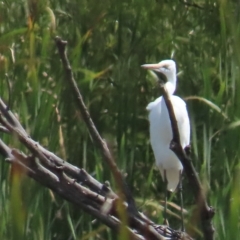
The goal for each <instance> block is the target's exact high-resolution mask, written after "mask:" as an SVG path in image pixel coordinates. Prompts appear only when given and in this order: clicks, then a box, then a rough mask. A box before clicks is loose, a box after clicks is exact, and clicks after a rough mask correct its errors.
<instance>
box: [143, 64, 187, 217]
mask: <svg viewBox="0 0 240 240" xmlns="http://www.w3.org/2000/svg"><path fill="white" fill-rule="evenodd" d="M142 67H143V68H145V69H148V70H152V71H154V72H155V73H162V74H163V75H165V77H166V80H167V82H166V83H165V89H166V91H167V92H168V94H169V97H170V100H171V103H172V106H173V110H174V113H175V117H176V120H177V124H178V130H179V135H180V142H181V146H182V148H183V149H184V148H185V147H186V146H188V145H189V141H190V123H189V117H188V112H187V109H186V104H185V102H184V101H183V100H182V99H181V98H180V97H178V96H175V95H173V93H174V92H175V90H176V83H177V74H176V64H175V62H174V61H173V60H163V61H161V62H159V63H157V64H144V65H142ZM147 110H148V111H149V121H150V141H151V145H152V149H153V152H154V156H155V160H156V165H157V167H158V169H159V170H160V173H161V176H162V178H163V180H164V181H165V182H166V183H167V190H168V191H171V192H173V191H175V190H176V188H177V186H178V184H179V181H180V178H181V173H182V170H183V166H182V163H181V162H180V161H179V159H178V157H177V156H176V155H175V153H174V152H173V151H172V150H170V148H169V146H170V142H171V140H172V138H173V134H172V128H171V123H170V118H169V114H168V110H167V107H166V104H165V101H164V99H163V97H162V96H161V97H159V98H157V99H156V100H155V101H154V102H151V103H149V104H148V106H147ZM165 201H166V198H165ZM165 208H166V207H165ZM165 217H166V216H165Z"/></svg>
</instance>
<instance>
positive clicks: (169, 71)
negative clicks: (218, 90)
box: [141, 60, 176, 94]
mask: <svg viewBox="0 0 240 240" xmlns="http://www.w3.org/2000/svg"><path fill="white" fill-rule="evenodd" d="M141 67H142V68H145V69H147V70H151V71H153V72H154V73H155V74H156V75H157V77H158V79H159V80H162V77H161V75H164V76H165V78H166V81H167V84H166V85H167V86H168V85H169V86H168V88H169V92H170V93H171V94H172V93H173V92H174V91H175V88H176V64H175V62H174V61H173V60H163V61H161V62H159V63H153V64H144V65H142V66H141ZM166 85H165V86H166Z"/></svg>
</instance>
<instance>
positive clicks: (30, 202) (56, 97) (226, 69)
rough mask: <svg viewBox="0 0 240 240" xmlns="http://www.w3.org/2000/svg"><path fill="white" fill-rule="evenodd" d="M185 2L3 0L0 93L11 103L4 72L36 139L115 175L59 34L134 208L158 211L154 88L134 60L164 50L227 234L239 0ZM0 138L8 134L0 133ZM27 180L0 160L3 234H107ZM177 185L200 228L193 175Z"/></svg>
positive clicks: (236, 113) (174, 220)
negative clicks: (151, 128)
mask: <svg viewBox="0 0 240 240" xmlns="http://www.w3.org/2000/svg"><path fill="white" fill-rule="evenodd" d="M183 2H184V1H161V0H159V1H153V0H151V1H144V0H131V1H119V0H118V1H116V0H115V1H107V0H103V1H99V2H97V3H96V1H92V0H88V1H84V0H83V1H77V0H71V1H69V0H68V1H63V0H59V1H55V0H49V1H46V0H44V1H36V0H28V1H27V0H21V1H13V0H4V1H2V2H0V24H1V25H0V95H1V97H3V99H4V100H5V101H6V102H8V99H9V92H8V91H7V89H8V87H7V81H9V82H10V84H11V99H10V101H9V105H10V108H11V109H12V110H13V111H14V112H16V113H17V114H18V116H19V118H20V119H21V122H22V123H23V125H24V127H26V129H27V130H28V132H29V133H30V134H31V136H32V137H33V138H34V139H35V140H37V141H39V142H40V143H41V144H43V145H44V146H47V147H48V149H49V150H51V151H53V152H55V153H56V154H58V155H60V156H61V157H63V158H65V159H67V160H68V161H69V162H71V163H73V164H76V165H78V166H79V167H84V168H85V169H86V170H87V171H88V172H90V173H92V174H93V176H94V177H96V178H97V179H98V180H100V181H102V182H104V181H105V180H110V182H111V184H112V185H114V183H113V181H112V176H111V174H110V172H109V170H108V168H107V166H106V165H105V163H103V161H102V159H101V156H100V155H99V153H98V151H97V150H96V149H95V146H94V145H93V143H92V139H91V138H90V137H89V134H88V131H87V130H86V127H85V126H84V124H83V121H82V120H81V115H80V113H79V111H78V110H77V109H76V106H75V104H74V101H73V99H72V97H71V96H72V93H71V91H70V89H69V88H68V86H67V84H66V83H65V82H64V74H63V71H62V67H61V63H60V60H59V56H58V54H57V51H56V46H55V44H54V41H53V37H54V36H55V35H60V36H62V37H63V39H66V40H67V41H68V54H69V57H70V61H71V64H72V67H73V71H74V73H75V78H76V80H77V82H78V86H79V88H80V90H81V92H82V94H83V97H84V100H85V102H86V104H87V106H88V108H89V110H90V112H91V115H92V117H93V120H94V122H95V124H96V126H97V128H98V129H99V131H100V133H101V135H102V136H103V137H104V138H105V139H106V140H107V141H108V143H109V146H110V148H111V150H112V152H113V153H114V156H115V158H116V161H117V163H118V166H119V168H120V169H122V170H123V171H124V172H126V175H127V182H128V183H129V185H130V188H131V189H132V191H133V195H134V196H135V198H136V199H137V203H138V204H139V208H140V210H141V211H144V212H145V213H146V214H148V215H149V216H150V217H151V218H152V219H154V220H155V221H158V220H159V221H161V219H162V208H161V201H160V200H161V199H163V192H164V191H163V184H162V180H161V178H160V174H159V173H158V172H157V171H156V170H155V169H154V168H153V163H154V158H153V154H152V151H151V149H150V146H149V132H148V121H147V112H146V110H145V106H146V105H147V103H148V102H149V101H151V100H153V99H154V98H156V97H157V96H158V95H159V93H158V89H157V88H156V86H155V85H152V84H151V82H150V81H148V77H147V73H146V71H143V70H142V69H141V68H140V65H141V64H144V63H152V62H158V61H160V60H162V59H166V58H171V57H173V58H174V59H175V60H176V61H177V64H178V69H179V71H182V74H180V75H179V84H178V90H177V94H178V95H180V96H182V97H186V100H187V104H188V109H189V115H190V118H191V126H192V155H193V161H194V165H195V166H196V169H197V171H198V172H199V174H200V177H201V180H202V182H203V184H204V187H205V190H206V193H207V195H208V199H209V201H210V203H211V205H212V206H213V207H214V208H215V209H216V215H215V217H214V225H215V228H216V235H217V239H236V236H239V235H240V228H239V213H240V211H239V208H240V202H239V158H240V138H239V118H240V94H238V93H237V90H238V89H240V81H239V65H240V47H239V40H240V30H239V29H240V28H239V22H240V21H239V20H240V12H239V9H240V7H239V4H238V3H235V1H228V2H227V1H219V2H217V1H214V0H208V1H200V3H199V6H200V7H201V8H198V7H189V6H186V5H184V3H183ZM188 2H190V1H188ZM195 2H196V3H198V2H199V1H195ZM5 74H7V75H8V77H6V76H5ZM1 138H3V139H4V140H6V141H8V137H7V136H5V135H3V134H1ZM16 144H17V143H15V142H11V145H12V146H15V147H19V146H17V145H16ZM10 179H11V180H12V181H11V183H10ZM14 179H15V180H14ZM27 181H28V182H29V180H27ZM28 182H26V179H22V176H21V174H20V175H18V174H17V175H16V173H15V171H12V170H11V171H10V166H8V165H7V164H6V163H5V162H4V161H0V190H1V191H0V216H1V221H0V238H1V239H21V238H23V239H54V238H55V239H101V238H105V239H113V238H114V234H113V233H111V231H109V229H107V228H106V227H105V226H103V225H102V224H101V223H99V222H96V223H94V222H93V219H92V217H91V216H88V215H87V214H85V213H83V212H82V211H80V210H76V209H74V206H72V205H71V204H68V203H66V202H64V201H63V200H62V199H60V198H58V196H55V195H54V193H52V192H51V191H50V190H47V189H43V188H42V187H41V186H39V185H38V184H36V183H33V182H32V181H30V184H29V183H28ZM184 188H185V189H184V196H185V200H184V202H185V208H186V209H187V210H188V211H189V214H188V215H187V216H186V218H185V220H186V224H187V228H188V229H189V232H191V234H192V236H194V237H195V238H201V234H199V230H197V227H199V225H198V222H197V221H198V220H197V219H198V216H197V213H196V211H195V207H194V200H193V197H192V192H191V183H188V182H187V181H185V182H184ZM170 201H171V202H172V204H171V206H170V208H171V211H173V214H170V215H171V217H170V219H169V221H170V224H171V226H172V227H175V228H178V227H179V226H180V224H179V216H178V215H179V212H178V210H177V209H176V208H177V207H176V205H174V204H173V202H175V203H176V204H178V203H179V201H178V198H177V196H175V195H174V196H172V198H171V199H170ZM176 215H177V216H176ZM13 232H15V233H14V234H18V237H17V238H16V235H14V234H13ZM124 234H125V233H124V232H122V236H124ZM120 236H121V235H120ZM122 239H124V237H123V238H122Z"/></svg>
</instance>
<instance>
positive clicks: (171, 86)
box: [165, 74, 177, 95]
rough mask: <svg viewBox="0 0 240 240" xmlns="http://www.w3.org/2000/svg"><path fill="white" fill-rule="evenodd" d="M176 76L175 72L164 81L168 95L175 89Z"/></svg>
mask: <svg viewBox="0 0 240 240" xmlns="http://www.w3.org/2000/svg"><path fill="white" fill-rule="evenodd" d="M176 83H177V76H176V74H172V75H171V76H168V78H167V82H166V83H165V88H166V90H167V92H168V94H169V95H173V93H174V92H175V90H176Z"/></svg>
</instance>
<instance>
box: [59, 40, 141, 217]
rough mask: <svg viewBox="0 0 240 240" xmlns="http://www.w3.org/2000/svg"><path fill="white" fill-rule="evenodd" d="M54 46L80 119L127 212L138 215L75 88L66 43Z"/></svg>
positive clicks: (126, 187) (130, 196) (122, 179)
mask: <svg viewBox="0 0 240 240" xmlns="http://www.w3.org/2000/svg"><path fill="white" fill-rule="evenodd" d="M55 40H56V44H57V47H58V52H59V55H60V58H61V61H62V64H63V69H64V71H65V77H66V82H67V83H68V84H69V85H70V87H71V89H72V92H73V96H74V98H75V101H76V104H77V107H78V108H79V110H80V112H81V114H82V117H83V119H84V122H85V123H86V125H87V127H88V130H89V133H90V135H91V137H92V139H93V140H94V142H95V144H96V145H97V146H98V147H99V149H100V151H101V154H102V156H103V159H104V160H105V161H106V163H107V164H108V166H109V168H110V170H111V172H112V174H113V177H114V179H115V182H116V184H117V187H118V188H119V190H120V194H122V193H124V195H123V196H122V197H121V195H120V197H121V198H123V200H124V199H125V198H126V201H127V202H128V204H129V206H128V207H129V210H130V211H132V212H134V213H135V214H138V211H137V208H136V205H135V201H134V199H133V197H132V194H131V191H130V190H129V188H128V186H127V184H126V183H125V180H124V178H123V176H122V174H121V172H120V170H119V169H118V167H117V165H116V163H115V161H114V158H113V156H112V154H111V152H110V151H109V149H108V147H107V144H106V142H105V141H104V140H103V139H102V138H101V136H100V134H99V132H98V131H97V129H96V127H95V125H94V123H93V121H92V118H91V116H90V114H89V112H88V110H87V107H86V105H85V103H84V101H83V97H82V95H81V92H80V90H79V88H78V86H77V83H76V81H75V79H74V76H73V72H72V69H71V66H70V63H69V60H68V57H67V54H66V45H67V42H66V41H63V40H62V39H61V38H60V37H56V38H55Z"/></svg>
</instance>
